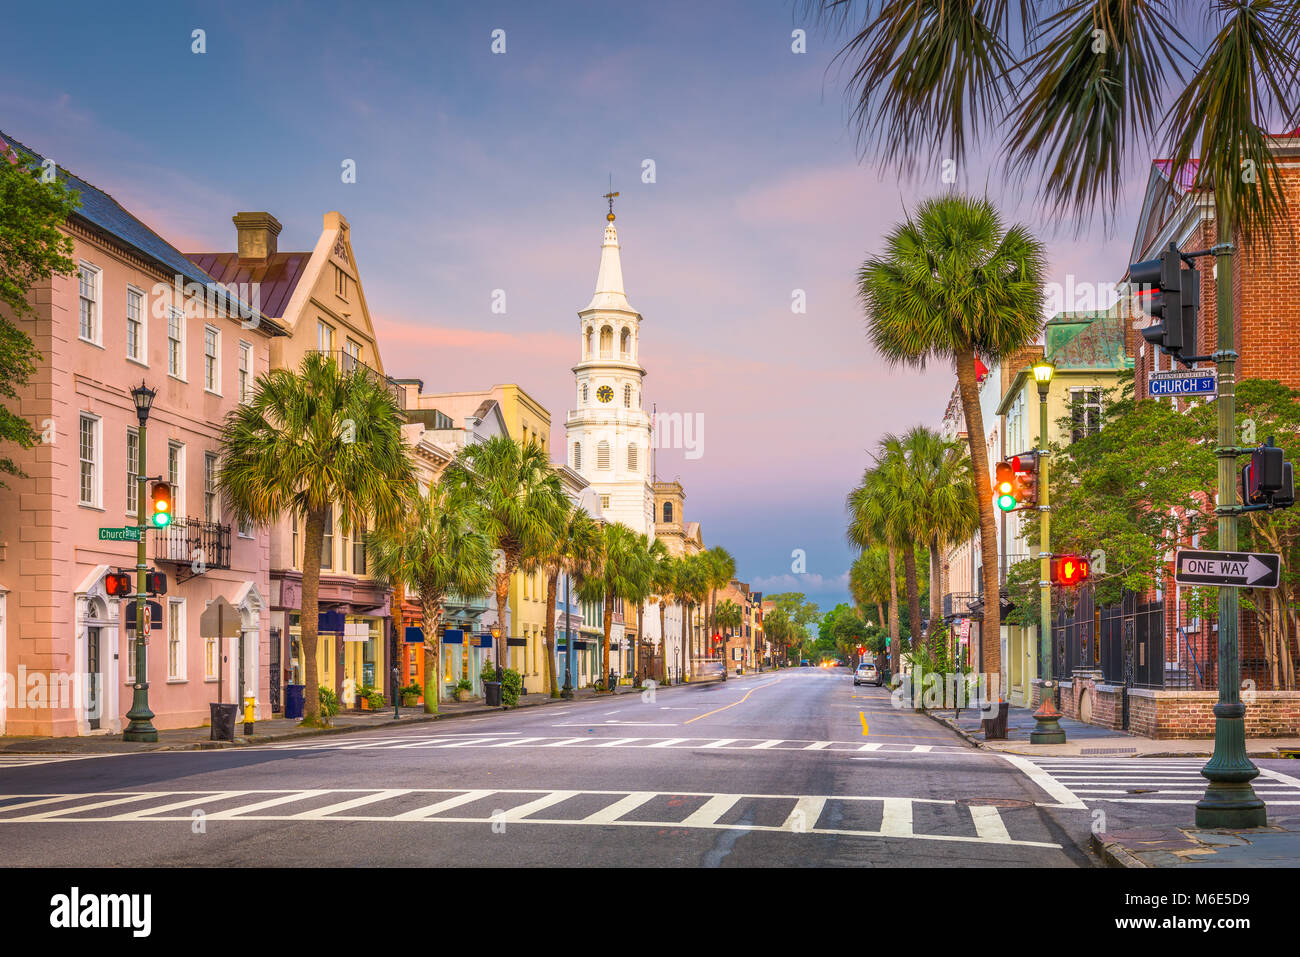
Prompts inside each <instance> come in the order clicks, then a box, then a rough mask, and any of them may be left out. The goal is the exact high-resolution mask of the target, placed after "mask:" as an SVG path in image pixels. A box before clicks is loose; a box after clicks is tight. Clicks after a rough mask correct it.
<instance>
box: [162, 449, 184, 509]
mask: <svg viewBox="0 0 1300 957" xmlns="http://www.w3.org/2000/svg"><path fill="white" fill-rule="evenodd" d="M173 451H175V452H176V453H177V455H176V478H175V479H173V478H172V452H173ZM164 464H165V467H166V469H167V484H168V485H170V486H171V487H172V519H173V521H174V520H175V519H176V517H177V516H186V515H187V514H188V513H187V512H186V511H185V443H184V442H177V441H175V440H169V441H168V442H167V460H166V462H165V463H164Z"/></svg>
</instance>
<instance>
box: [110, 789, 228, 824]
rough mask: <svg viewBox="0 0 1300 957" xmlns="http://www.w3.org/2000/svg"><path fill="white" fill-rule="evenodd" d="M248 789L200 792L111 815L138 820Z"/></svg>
mask: <svg viewBox="0 0 1300 957" xmlns="http://www.w3.org/2000/svg"><path fill="white" fill-rule="evenodd" d="M249 793H251V792H249V791H222V792H219V793H217V794H200V795H199V796H198V797H192V798H188V799H187V800H184V801H173V802H172V803H171V804H164V805H162V806H161V807H149V808H144V809H143V810H140V811H127V812H125V813H124V814H115V815H113V820H115V821H139V820H141V819H143V818H149V817H155V816H157V815H159V814H165V813H167V812H168V811H178V810H180V809H181V808H183V807H192V806H193V805H195V804H205V803H207V804H215V803H216V802H217V801H227V800H230V799H231V798H237V797H242V796H243V795H245V794H249Z"/></svg>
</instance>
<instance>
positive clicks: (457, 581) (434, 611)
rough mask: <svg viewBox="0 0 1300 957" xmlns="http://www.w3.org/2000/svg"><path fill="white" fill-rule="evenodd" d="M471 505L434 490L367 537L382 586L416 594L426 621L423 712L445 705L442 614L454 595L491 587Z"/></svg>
mask: <svg viewBox="0 0 1300 957" xmlns="http://www.w3.org/2000/svg"><path fill="white" fill-rule="evenodd" d="M478 520H479V516H478V512H477V508H476V506H474V505H473V503H470V502H466V501H463V500H462V501H459V502H452V501H451V496H450V495H449V494H448V492H447V490H446V489H445V488H442V487H440V486H438V485H433V486H431V487H430V488H429V490H428V492H427V493H426V494H421V495H417V496H416V497H415V501H414V502H413V503H412V505H411V507H410V509H409V510H408V511H407V512H406V514H405V515H404V516H403V517H402V520H401V522H400V523H399V524H398V525H396V526H394V527H393V528H391V529H387V530H384V531H374V532H371V533H370V535H369V541H368V544H367V554H368V555H369V557H370V571H371V574H373V575H374V576H375V578H376V579H378V580H379V581H381V582H385V583H387V584H391V585H395V586H399V587H401V588H404V589H406V590H407V591H409V592H414V593H416V594H417V595H418V596H419V598H418V600H419V602H420V610H421V612H422V614H423V618H424V661H425V668H424V710H425V713H426V714H434V713H436V712H437V710H438V702H439V701H440V700H442V694H441V691H442V681H441V680H440V679H439V673H440V672H439V669H440V667H441V662H442V628H441V623H442V612H443V608H444V607H445V605H446V603H447V599H448V598H450V597H451V596H453V595H459V596H463V597H467V598H468V597H473V596H475V595H482V594H484V593H486V592H487V590H488V589H489V588H490V587H491V586H492V583H493V575H492V546H491V543H490V542H489V541H488V539H487V536H486V535H484V534H483V532H482V531H481V530H480V529H479V528H478Z"/></svg>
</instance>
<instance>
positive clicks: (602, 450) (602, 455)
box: [596, 439, 609, 469]
mask: <svg viewBox="0 0 1300 957" xmlns="http://www.w3.org/2000/svg"><path fill="white" fill-rule="evenodd" d="M596 468H598V469H607V468H609V443H608V442H606V441H605V440H603V439H602V440H601V441H600V443H599V444H598V445H597V446H596Z"/></svg>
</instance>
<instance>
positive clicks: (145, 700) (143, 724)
mask: <svg viewBox="0 0 1300 957" xmlns="http://www.w3.org/2000/svg"><path fill="white" fill-rule="evenodd" d="M155 395H157V392H156V391H155V390H154V389H151V388H149V387H148V386H147V385H145V384H144V380H141V381H140V384H139V385H138V386H136V387H135V388H134V389H132V390H131V401H132V402H134V403H135V416H136V419H137V420H138V421H139V423H140V448H139V450H138V455H137V458H136V468H135V471H136V476H135V483H136V485H135V489H136V534H137V535H138V538H137V540H136V546H135V684H134V685H133V688H132V692H133V693H132V696H131V710H130V711H128V712H127V713H126V716H127V717H128V718H130V719H131V720H130V723H129V724H128V725H127V726H126V730H125V731H123V732H122V740H123V741H150V742H152V741H157V740H158V731H157V729H156V728H154V726H153V712H152V711H150V710H149V672H148V657H147V653H146V651H147V648H146V646H147V645H148V644H149V628H150V627H151V623H150V622H148V621H146V612H147V609H148V605H147V603H146V601H145V575H146V574H147V573H148V563H147V561H146V558H145V538H144V533H145V530H146V529H147V528H148V525H146V524H145V520H144V516H145V501H144V500H145V494H144V488H145V481H146V480H145V471H146V463H147V462H148V459H147V458H145V437H146V435H147V433H148V431H149V429H148V426H147V423H148V421H149V410H150V409H152V408H153V398H154V396H155Z"/></svg>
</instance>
